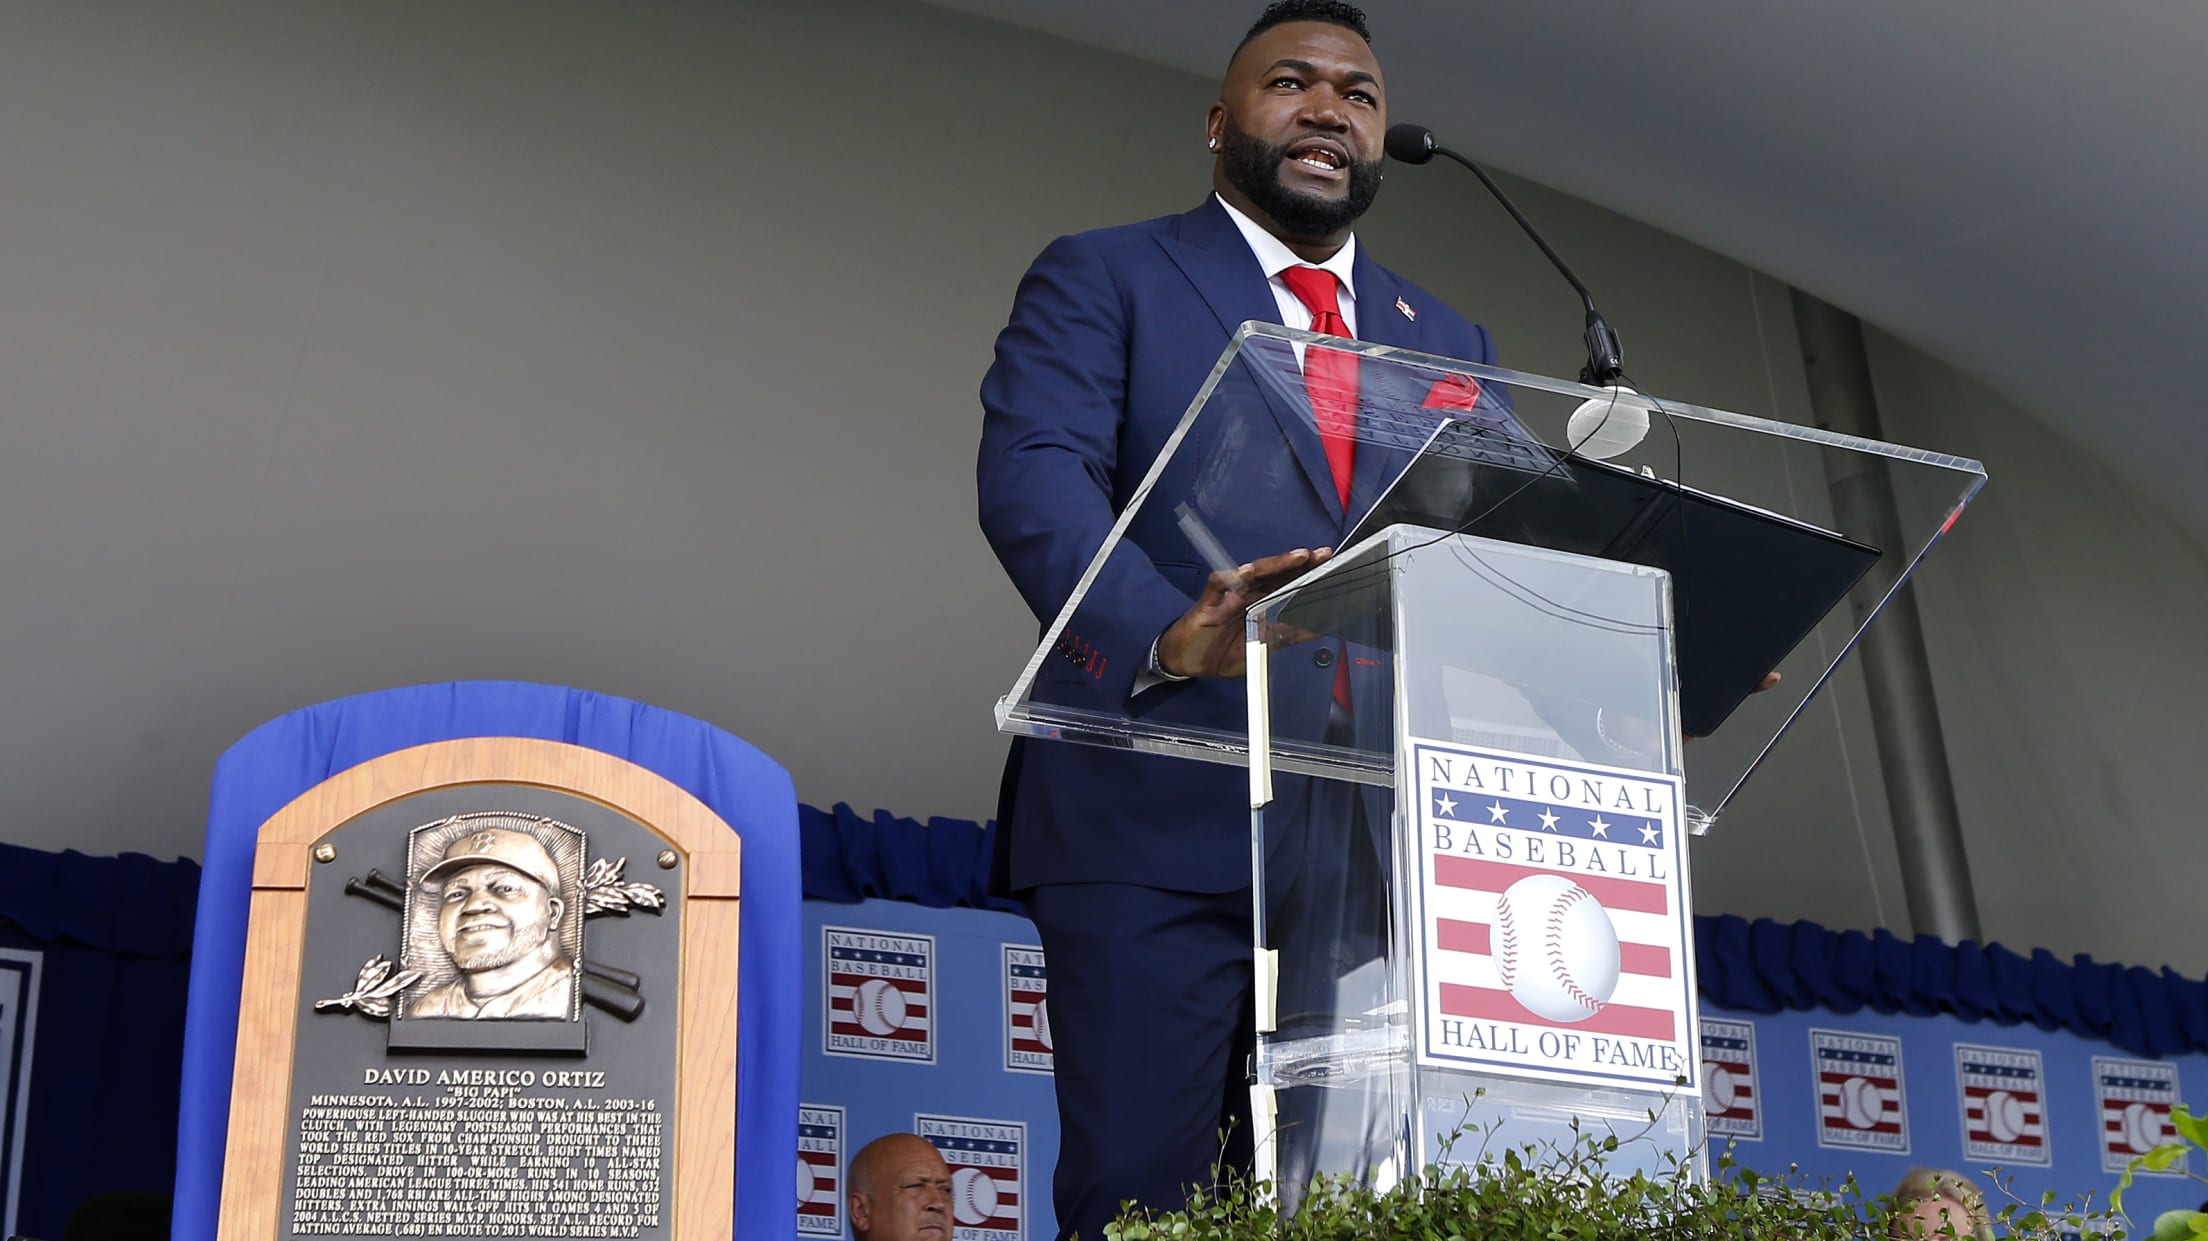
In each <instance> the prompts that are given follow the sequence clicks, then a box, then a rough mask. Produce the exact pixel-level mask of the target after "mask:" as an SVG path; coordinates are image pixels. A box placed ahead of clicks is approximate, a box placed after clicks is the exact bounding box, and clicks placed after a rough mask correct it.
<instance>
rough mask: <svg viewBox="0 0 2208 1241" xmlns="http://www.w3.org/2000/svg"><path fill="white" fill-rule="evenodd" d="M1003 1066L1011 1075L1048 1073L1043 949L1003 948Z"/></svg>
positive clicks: (1049, 1048)
mask: <svg viewBox="0 0 2208 1241" xmlns="http://www.w3.org/2000/svg"><path fill="white" fill-rule="evenodd" d="M1003 947H1004V1067H1005V1068H1007V1069H1009V1070H1011V1071H1012V1072H1014V1073H1048V1072H1050V1071H1051V1063H1052V1060H1051V1057H1052V1054H1053V1051H1054V1048H1055V1044H1053V1043H1052V1042H1051V1038H1050V1009H1049V1006H1048V1005H1047V1004H1046V1003H1045V1001H1046V1000H1048V999H1049V998H1050V973H1049V971H1048V970H1047V969H1046V968H1045V967H1044V965H1043V950H1042V949H1040V948H1034V947H1029V946H1025V945H1021V944H1005V945H1004V946H1003Z"/></svg>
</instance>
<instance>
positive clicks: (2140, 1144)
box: [2124, 1103, 2167, 1155]
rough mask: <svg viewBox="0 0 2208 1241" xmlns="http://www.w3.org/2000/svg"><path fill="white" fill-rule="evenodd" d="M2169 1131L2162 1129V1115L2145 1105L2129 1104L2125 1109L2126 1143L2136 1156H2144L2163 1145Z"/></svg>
mask: <svg viewBox="0 0 2208 1241" xmlns="http://www.w3.org/2000/svg"><path fill="white" fill-rule="evenodd" d="M2166 1134H2167V1131H2166V1130H2165V1129H2164V1128H2163V1127H2162V1113H2160V1112H2157V1111H2155V1110H2154V1109H2153V1108H2151V1107H2148V1106H2147V1105H2146V1104H2144V1103H2132V1104H2128V1105H2126V1106H2125V1108H2124V1142H2125V1144H2126V1145H2128V1146H2130V1147H2131V1149H2132V1151H2133V1152H2134V1153H2136V1154H2140V1155H2144V1154H2146V1153H2147V1152H2148V1151H2151V1150H2153V1149H2154V1148H2155V1147H2157V1146H2160V1145H2161V1144H2162V1140H2163V1138H2164V1137H2165V1136H2166Z"/></svg>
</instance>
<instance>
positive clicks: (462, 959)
mask: <svg viewBox="0 0 2208 1241" xmlns="http://www.w3.org/2000/svg"><path fill="white" fill-rule="evenodd" d="M549 938H551V936H550V934H549V933H548V932H543V931H539V932H537V933H535V934H532V935H517V934H515V933H514V930H513V928H511V927H509V928H507V931H506V934H505V935H504V936H502V937H498V938H496V939H494V940H493V941H492V942H490V943H487V944H473V945H470V944H454V945H453V946H452V947H451V948H449V949H447V950H446V952H447V955H449V956H451V957H452V964H453V967H454V968H455V969H458V970H459V971H460V972H461V973H463V974H473V973H478V972H480V971H483V970H495V969H504V968H505V967H506V966H509V965H512V964H513V963H514V962H516V961H519V960H521V959H522V958H523V957H526V956H528V955H529V954H530V953H532V952H535V951H536V950H537V948H538V947H539V946H540V945H542V944H543V943H544V941H545V940H547V939H549Z"/></svg>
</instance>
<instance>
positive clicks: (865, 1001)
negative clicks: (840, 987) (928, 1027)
mask: <svg viewBox="0 0 2208 1241" xmlns="http://www.w3.org/2000/svg"><path fill="white" fill-rule="evenodd" d="M851 1015H852V1016H853V1017H855V1018H857V1019H858V1023H859V1028H860V1029H862V1030H864V1031H866V1032H867V1033H868V1034H871V1035H874V1036H875V1037H877V1038H880V1037H882V1036H884V1035H889V1034H895V1033H896V1032H897V1031H899V1030H902V1029H904V1028H905V993H904V992H902V991H899V990H898V989H897V988H896V987H895V986H894V985H892V984H891V983H890V982H889V980H888V979H885V978H869V979H867V980H866V981H865V982H862V983H860V984H859V991H858V994H857V995H854V996H852V997H851Z"/></svg>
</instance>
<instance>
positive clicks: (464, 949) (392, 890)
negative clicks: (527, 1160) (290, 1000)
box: [314, 810, 666, 1052]
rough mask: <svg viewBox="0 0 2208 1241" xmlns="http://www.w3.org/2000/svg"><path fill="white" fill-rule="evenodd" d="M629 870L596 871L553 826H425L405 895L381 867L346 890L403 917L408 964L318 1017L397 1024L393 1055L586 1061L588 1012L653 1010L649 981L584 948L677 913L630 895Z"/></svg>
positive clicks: (513, 822)
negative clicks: (337, 1014)
mask: <svg viewBox="0 0 2208 1241" xmlns="http://www.w3.org/2000/svg"><path fill="white" fill-rule="evenodd" d="M627 867H628V859H627V858H626V857H612V858H606V857H600V858H592V857H591V856H590V851H589V840H588V838H587V836H586V834H585V833H584V832H583V831H582V829H580V828H577V827H573V826H570V825H569V824H567V823H564V822H561V821H560V820H558V819H554V818H550V817H547V816H543V815H534V814H528V813H524V812H520V811H514V810H481V811H472V812H469V813H466V814H455V815H449V816H447V817H444V818H441V819H436V820H434V821H431V822H428V823H422V824H420V825H419V826H416V827H414V828H412V829H411V830H410V831H408V832H407V833H406V837H405V856H404V860H403V870H404V873H405V875H406V881H405V882H404V883H403V884H402V883H400V882H399V881H397V880H395V879H392V878H389V877H386V876H385V875H384V874H383V873H382V872H381V871H380V870H377V869H373V868H371V869H370V870H369V871H368V872H367V874H366V875H365V876H355V877H353V878H351V879H349V880H348V881H347V883H346V887H345V890H346V891H347V892H348V893H350V894H352V895H354V896H360V897H365V898H367V899H368V900H370V901H372V902H374V903H377V904H380V905H383V906H384V907H385V908H388V909H391V910H394V911H396V912H397V913H398V914H399V921H400V926H399V935H398V940H399V951H398V953H397V957H398V960H397V962H396V963H395V964H394V963H393V962H392V961H391V960H390V959H388V958H386V957H384V956H383V955H381V954H380V953H379V954H377V955H376V956H373V957H370V958H369V959H368V961H367V964H365V965H363V966H361V967H360V971H359V976H358V977H357V978H356V979H355V980H354V983H353V989H352V990H351V991H349V992H347V993H346V994H344V995H340V996H336V997H333V998H331V999H327V1000H321V1001H318V1002H317V1003H316V1004H315V1006H314V1007H315V1008H316V1010H318V1011H325V1012H329V1011H350V1012H354V1013H357V1014H359V1015H361V1016H363V1017H368V1018H370V1019H372V1020H377V1021H382V1022H385V1023H387V1026H388V1029H389V1043H390V1046H391V1047H392V1048H393V1049H401V1048H404V1049H411V1050H423V1051H431V1050H438V1049H452V1050H458V1049H464V1048H474V1049H484V1050H506V1051H544V1052H561V1051H565V1052H582V1051H585V1050H586V1049H587V1047H588V1044H589V1034H588V1030H587V1028H586V1025H585V1023H584V1020H583V1008H584V1005H585V1004H589V1005H592V1006H595V1007H597V1008H600V1009H604V1010H605V1011H606V1012H607V1013H608V1014H610V1015H611V1016H613V1017H615V1018H617V1019H618V1020H620V1021H622V1022H633V1021H634V1020H636V1018H637V1016H638V1014H640V1013H642V1012H643V1010H644V1007H645V1000H644V993H643V990H642V988H643V985H644V979H643V978H642V976H640V975H639V974H636V973H634V972H631V971H629V970H626V969H622V968H619V967H616V966H612V965H607V964H604V963H602V962H598V961H595V960H593V959H591V957H590V956H589V955H588V953H587V952H586V950H585V948H584V946H583V929H584V922H585V920H586V919H587V918H589V917H590V916H593V915H598V914H612V915H616V916H619V917H626V916H627V915H629V914H630V913H632V912H641V913H653V914H656V913H659V912H660V911H661V910H663V909H664V908H665V906H666V894H665V893H664V892H662V891H661V890H660V889H659V887H658V886H657V885H654V884H649V883H633V882H630V881H629V880H628V879H627V878H626V875H625V872H626V870H627ZM387 942H388V941H387Z"/></svg>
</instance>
